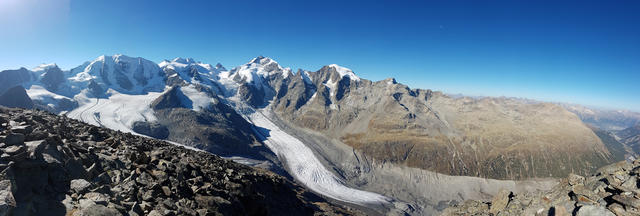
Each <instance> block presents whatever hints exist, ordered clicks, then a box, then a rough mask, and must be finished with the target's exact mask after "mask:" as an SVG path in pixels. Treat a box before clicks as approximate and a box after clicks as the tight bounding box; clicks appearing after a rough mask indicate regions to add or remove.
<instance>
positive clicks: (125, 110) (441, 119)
mask: <svg viewBox="0 0 640 216" xmlns="http://www.w3.org/2000/svg"><path fill="white" fill-rule="evenodd" d="M24 93H26V96H28V97H25V94H24ZM0 95H3V96H2V97H0V98H2V100H0V103H2V104H4V105H7V106H20V107H23V106H24V107H30V106H31V107H35V108H39V109H44V110H48V111H50V112H53V113H57V114H63V115H67V116H68V117H71V118H75V119H79V120H82V121H84V122H87V123H90V124H93V125H97V126H103V127H107V128H111V129H115V130H120V131H123V132H131V133H137V134H142V135H146V136H150V137H154V138H158V139H165V140H168V141H172V142H175V143H178V144H183V145H187V146H192V147H195V148H198V149H203V150H206V151H208V152H211V153H215V154H218V155H221V156H224V157H228V158H231V159H234V160H236V161H238V162H241V163H245V164H249V165H253V166H259V167H263V168H267V169H270V170H272V171H274V172H276V173H279V174H281V175H285V176H291V177H293V179H295V180H296V181H298V182H301V183H302V184H304V185H305V186H306V187H308V188H310V189H311V190H312V191H315V192H317V193H319V194H322V195H324V196H326V197H328V198H331V199H334V200H339V201H343V202H349V203H353V204H357V205H363V206H368V207H371V208H373V209H378V210H380V209H383V210H381V211H390V210H392V211H398V212H414V213H415V212H427V213H428V212H437V211H440V210H442V209H444V207H443V206H442V205H443V204H442V203H443V202H452V201H462V200H463V199H466V198H478V197H482V196H484V195H483V193H493V192H491V191H492V189H491V188H494V187H495V186H496V185H505V184H507V183H505V182H500V181H485V180H480V179H477V178H470V177H455V176H472V177H482V178H492V179H503V180H525V179H530V178H547V177H565V176H566V175H567V174H569V173H572V172H573V173H579V174H587V173H590V172H592V171H593V170H595V169H596V168H597V167H600V166H602V165H605V164H608V163H612V162H615V161H619V160H623V159H624V158H625V157H626V156H628V155H631V154H633V151H631V150H630V149H632V148H630V147H628V146H627V145H629V143H630V142H626V141H624V142H623V141H620V140H618V139H616V137H615V135H616V134H613V133H610V132H608V131H606V130H612V129H623V128H626V127H629V126H633V125H634V124H637V123H638V121H637V120H633V119H634V118H635V117H636V115H635V114H630V113H627V114H613V113H607V114H601V113H599V112H597V111H593V110H590V111H587V110H586V109H579V108H577V107H575V108H574V106H567V105H562V106H560V105H556V104H552V103H543V102H531V101H528V100H527V101H524V100H518V99H512V98H492V97H483V98H472V97H464V96H457V97H452V96H448V95H446V94H443V93H441V92H437V91H432V90H423V89H412V88H409V87H408V86H406V85H403V84H400V83H398V82H396V80H395V79H392V78H390V79H386V80H381V81H370V80H367V79H363V78H360V77H358V76H357V75H356V74H355V73H354V72H353V71H351V70H350V69H348V68H345V67H342V66H339V65H335V64H332V65H327V66H324V67H322V68H320V69H319V70H317V71H307V70H302V69H299V70H297V71H295V72H294V71H293V70H291V69H290V68H286V67H283V66H281V65H280V64H278V63H277V62H276V61H274V60H273V59H270V58H267V57H262V56H260V57H257V58H254V59H252V60H251V61H249V62H248V63H246V64H243V65H240V66H237V67H234V68H232V69H230V70H228V69H226V68H225V67H224V66H222V65H221V64H216V65H211V64H206V63H202V62H199V61H195V60H193V59H191V58H176V59H173V60H165V61H162V62H160V63H159V64H156V63H154V62H152V61H149V60H146V59H143V58H134V57H128V56H124V55H114V56H100V57H98V58H96V59H94V60H92V61H89V62H85V63H83V64H81V65H80V66H78V67H75V68H72V69H70V70H62V69H60V68H59V67H58V66H56V65H55V64H50V65H42V66H40V67H37V68H35V69H33V70H28V69H25V68H21V69H18V70H6V71H2V72H0ZM638 119H640V117H638ZM585 123H588V124H594V125H595V126H597V127H599V128H600V129H603V130H605V131H601V132H598V131H596V129H594V128H590V127H589V126H588V125H586V124H585ZM617 136H618V138H619V137H620V135H619V134H618V135H617ZM609 138H612V139H611V140H614V141H616V142H613V141H611V140H609ZM627 138H629V137H627ZM627 138H624V139H627ZM629 139H631V140H633V139H634V138H629ZM618 141H619V142H618ZM400 170H402V171H400ZM398 173H401V174H398ZM435 173H441V174H446V175H453V176H451V177H447V178H451V179H456V180H447V181H445V180H444V179H446V178H444V177H443V178H442V179H440V178H438V179H440V180H434V179H435V178H433V176H437V175H440V174H435ZM456 181H463V182H466V183H465V184H469V185H471V186H469V187H468V188H466V187H465V188H454V186H452V185H453V184H454V182H456ZM391 182H393V183H396V184H391ZM403 182H404V183H403ZM470 182H473V183H470ZM509 182H510V183H508V184H509V185H518V184H521V183H522V182H520V181H518V182H513V181H509ZM458 183H459V182H458ZM390 184H391V185H390ZM433 186H439V187H441V188H451V189H449V191H448V192H442V193H439V194H438V196H436V195H435V194H433V195H432V194H430V193H429V192H428V190H434V189H433V188H432V187H433ZM513 187H515V186H513ZM479 188H484V189H482V190H480V189H479ZM483 190H485V191H483ZM400 191H405V192H400ZM487 191H488V192H487Z"/></svg>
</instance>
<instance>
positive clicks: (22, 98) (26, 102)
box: [0, 85, 33, 109]
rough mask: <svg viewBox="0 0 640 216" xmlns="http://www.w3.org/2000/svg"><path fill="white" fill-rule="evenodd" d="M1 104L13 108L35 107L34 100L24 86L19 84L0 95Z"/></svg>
mask: <svg viewBox="0 0 640 216" xmlns="http://www.w3.org/2000/svg"><path fill="white" fill-rule="evenodd" d="M0 105H2V106H6V107H12V108H25V109H31V108H33V101H31V98H29V95H27V91H26V90H25V89H24V87H22V86H20V85H18V86H15V87H13V88H10V89H9V90H7V91H6V92H4V94H2V95H0Z"/></svg>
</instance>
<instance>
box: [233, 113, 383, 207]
mask: <svg viewBox="0 0 640 216" xmlns="http://www.w3.org/2000/svg"><path fill="white" fill-rule="evenodd" d="M245 116H246V117H247V118H248V120H249V121H250V122H251V123H253V124H254V125H255V126H258V127H262V128H266V129H268V130H269V131H268V132H266V133H265V132H263V131H256V133H257V134H258V135H260V136H263V138H265V139H266V140H265V141H264V143H265V144H266V145H267V146H268V147H269V148H270V149H271V150H272V151H273V152H274V153H275V154H276V155H278V157H279V158H281V160H283V163H284V164H286V166H287V167H288V168H289V169H288V170H289V173H290V174H291V175H292V176H293V177H294V178H295V179H296V180H298V181H299V182H301V183H302V184H304V185H305V186H307V187H308V188H309V189H311V190H313V191H315V192H317V193H320V194H322V195H325V196H327V197H331V198H333V199H336V200H340V201H343V202H349V203H354V204H360V205H371V204H374V205H377V204H385V203H389V202H391V199H389V198H387V197H385V196H382V195H379V194H376V193H372V192H368V191H362V190H357V189H353V188H350V187H347V186H345V185H344V183H343V182H342V181H341V180H340V179H339V178H338V177H336V176H335V175H334V174H333V173H331V172H330V171H329V170H327V169H326V168H325V167H324V165H323V164H322V163H321V162H320V161H319V160H318V158H317V157H316V156H315V155H314V153H313V152H312V151H311V149H309V147H307V146H306V145H305V144H304V143H302V141H300V140H298V139H296V138H295V137H293V136H291V135H289V134H287V133H286V132H284V131H282V130H281V129H280V128H279V127H278V126H276V125H275V124H273V123H272V122H271V121H270V120H269V118H268V117H267V116H265V115H264V114H263V113H262V112H261V111H259V110H258V111H255V112H253V113H250V114H248V115H245Z"/></svg>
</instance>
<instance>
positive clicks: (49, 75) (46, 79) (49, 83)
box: [40, 66, 65, 91]
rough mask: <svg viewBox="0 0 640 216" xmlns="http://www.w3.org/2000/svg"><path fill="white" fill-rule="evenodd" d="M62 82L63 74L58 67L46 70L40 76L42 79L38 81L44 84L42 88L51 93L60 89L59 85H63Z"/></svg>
mask: <svg viewBox="0 0 640 216" xmlns="http://www.w3.org/2000/svg"><path fill="white" fill-rule="evenodd" d="M64 81H65V79H64V74H63V72H62V70H60V68H58V66H54V67H52V68H48V69H47V71H46V72H45V73H44V74H43V75H42V79H40V82H42V84H44V87H45V88H47V89H49V90H51V91H56V90H58V87H60V84H62V83H64Z"/></svg>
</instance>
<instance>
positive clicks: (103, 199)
mask: <svg viewBox="0 0 640 216" xmlns="http://www.w3.org/2000/svg"><path fill="white" fill-rule="evenodd" d="M83 197H84V198H85V199H88V200H91V201H93V202H94V203H96V204H100V205H107V203H109V196H107V195H105V194H101V193H96V192H89V193H86V194H84V195H83Z"/></svg>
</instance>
